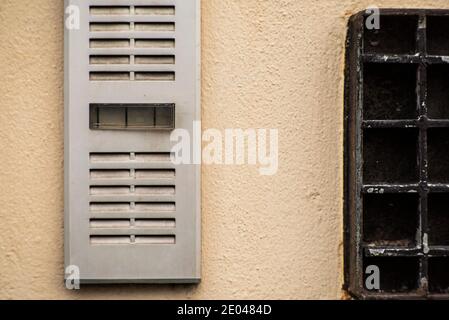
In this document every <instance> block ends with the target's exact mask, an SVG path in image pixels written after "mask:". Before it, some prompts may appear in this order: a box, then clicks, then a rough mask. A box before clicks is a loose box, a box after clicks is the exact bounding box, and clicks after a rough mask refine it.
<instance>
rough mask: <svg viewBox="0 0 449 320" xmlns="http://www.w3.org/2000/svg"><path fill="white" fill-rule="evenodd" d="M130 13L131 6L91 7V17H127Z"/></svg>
mask: <svg viewBox="0 0 449 320" xmlns="http://www.w3.org/2000/svg"><path fill="white" fill-rule="evenodd" d="M129 13H130V7H129V6H91V7H90V14H91V15H127V14H129Z"/></svg>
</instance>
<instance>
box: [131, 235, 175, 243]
mask: <svg viewBox="0 0 449 320" xmlns="http://www.w3.org/2000/svg"><path fill="white" fill-rule="evenodd" d="M175 242H176V240H175V236H136V240H135V243H136V244H175Z"/></svg>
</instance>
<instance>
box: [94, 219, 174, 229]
mask: <svg viewBox="0 0 449 320" xmlns="http://www.w3.org/2000/svg"><path fill="white" fill-rule="evenodd" d="M90 227H91V228H94V229H114V228H117V229H120V228H121V229H129V228H137V229H173V228H175V227H176V220H175V219H143V218H137V219H135V221H134V225H132V222H131V219H90ZM131 232H132V231H131Z"/></svg>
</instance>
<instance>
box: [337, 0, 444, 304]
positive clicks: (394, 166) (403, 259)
mask: <svg viewBox="0 0 449 320" xmlns="http://www.w3.org/2000/svg"><path fill="white" fill-rule="evenodd" d="M367 16H368V15H367V14H366V13H365V12H361V13H359V14H357V15H354V16H353V17H351V19H350V22H349V30H348V37H347V54H346V83H345V125H346V128H345V135H346V136H345V287H346V289H347V290H348V291H349V292H350V293H351V294H352V295H353V296H355V297H357V298H362V299H370V298H374V299H391V298H397V299H405V298H407V299H408V298H418V299H419V298H429V299H433V298H443V299H446V298H449V272H448V270H449V33H448V32H447V30H449V11H447V10H399V9H384V10H381V12H380V29H378V30H375V29H374V30H369V29H367V28H366V27H365V20H366V18H367ZM370 265H375V266H377V267H378V268H379V271H380V289H375V290H368V289H367V288H366V287H365V279H366V276H367V275H366V272H365V271H366V267H367V266H370Z"/></svg>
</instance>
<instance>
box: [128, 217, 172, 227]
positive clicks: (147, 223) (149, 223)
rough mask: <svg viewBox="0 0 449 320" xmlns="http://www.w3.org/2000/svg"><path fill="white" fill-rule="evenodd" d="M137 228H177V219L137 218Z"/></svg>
mask: <svg viewBox="0 0 449 320" xmlns="http://www.w3.org/2000/svg"><path fill="white" fill-rule="evenodd" d="M135 227H136V228H155V229H156V228H161V229H163V228H175V227H176V220H175V219H135Z"/></svg>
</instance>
